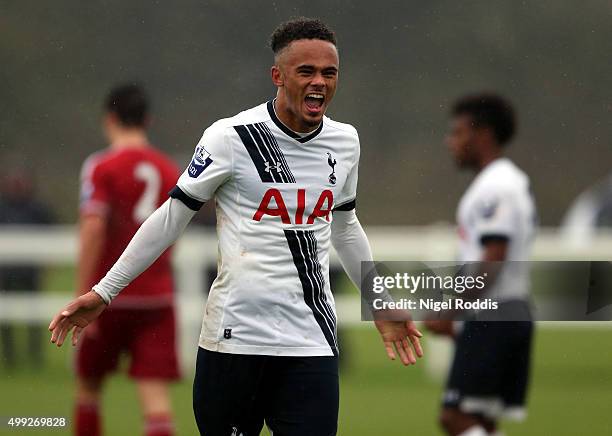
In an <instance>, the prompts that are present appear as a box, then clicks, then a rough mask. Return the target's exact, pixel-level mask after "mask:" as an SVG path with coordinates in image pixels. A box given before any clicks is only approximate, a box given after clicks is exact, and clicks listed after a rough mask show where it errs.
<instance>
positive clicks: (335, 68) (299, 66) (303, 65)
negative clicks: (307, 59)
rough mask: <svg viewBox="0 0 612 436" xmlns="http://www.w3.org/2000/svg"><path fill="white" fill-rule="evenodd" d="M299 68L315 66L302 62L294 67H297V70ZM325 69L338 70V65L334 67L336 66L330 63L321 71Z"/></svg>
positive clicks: (312, 67)
mask: <svg viewBox="0 0 612 436" xmlns="http://www.w3.org/2000/svg"><path fill="white" fill-rule="evenodd" d="M301 68H309V69H314V68H315V66H314V65H309V64H302V65H298V66H297V67H296V69H298V70H299V69H301ZM325 70H334V71H338V67H336V66H334V65H330V66H328V67H324V68H323V71H325Z"/></svg>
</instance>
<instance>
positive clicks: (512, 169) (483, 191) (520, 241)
mask: <svg viewBox="0 0 612 436" xmlns="http://www.w3.org/2000/svg"><path fill="white" fill-rule="evenodd" d="M457 222H458V225H459V228H458V231H459V238H460V243H459V250H460V253H459V255H460V261H461V262H478V261H481V260H482V256H483V242H484V241H486V240H487V238H503V239H506V240H507V241H508V251H507V257H506V261H510V263H508V264H507V265H506V266H504V269H503V270H502V271H501V273H500V275H499V276H498V277H497V280H496V282H495V285H494V287H493V289H491V290H490V295H493V296H495V297H496V298H498V299H500V300H507V299H516V298H518V299H522V298H524V297H526V295H527V294H528V292H529V266H528V263H527V262H526V261H528V260H529V257H530V254H531V245H532V240H533V237H534V232H535V224H536V209H535V205H534V201H533V197H532V195H531V192H530V187H529V178H528V177H527V175H526V174H525V173H524V172H523V171H521V170H520V169H519V168H518V167H517V166H516V165H515V164H514V163H513V162H512V161H511V160H510V159H508V158H505V157H504V158H499V159H496V160H494V161H493V162H491V163H490V164H489V165H487V166H486V167H485V168H484V169H483V170H482V171H480V173H478V175H477V176H476V178H475V179H474V181H473V182H472V184H471V185H470V187H469V188H468V189H467V191H466V192H465V194H463V197H462V198H461V201H460V203H459V208H458V210H457ZM513 261H518V262H513Z"/></svg>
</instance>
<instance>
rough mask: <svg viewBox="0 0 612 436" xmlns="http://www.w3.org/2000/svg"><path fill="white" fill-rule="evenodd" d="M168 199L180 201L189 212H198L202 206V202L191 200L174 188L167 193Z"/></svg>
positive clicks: (180, 190)
mask: <svg viewBox="0 0 612 436" xmlns="http://www.w3.org/2000/svg"><path fill="white" fill-rule="evenodd" d="M168 195H169V196H170V198H176V199H177V200H179V201H181V202H182V203H183V204H184V205H185V206H187V207H188V208H189V209H191V210H195V211H198V210H200V209H201V208H202V206H204V202H203V201H200V200H196V199H195V198H191V197H190V196H189V195H187V194H185V193H184V192H183V190H182V189H181V188H179V187H178V186H175V187H174V188H172V190H171V191H170V192H168Z"/></svg>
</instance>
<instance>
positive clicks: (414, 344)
mask: <svg viewBox="0 0 612 436" xmlns="http://www.w3.org/2000/svg"><path fill="white" fill-rule="evenodd" d="M331 232H332V245H333V246H334V249H335V250H336V252H337V253H338V257H339V258H340V263H341V264H342V266H343V267H344V270H345V271H346V273H347V275H348V276H349V278H350V279H351V281H352V282H353V283H354V284H355V286H357V288H359V283H360V281H361V262H362V261H372V250H371V249H370V243H369V242H368V238H367V236H366V234H365V232H364V231H363V227H361V224H360V223H359V220H358V219H357V214H356V213H355V210H354V209H353V210H350V211H335V212H334V219H333V221H332V226H331ZM400 312H401V313H400ZM374 318H375V325H376V328H377V329H378V332H379V333H380V336H381V339H382V341H383V344H384V346H385V349H386V351H387V355H388V356H389V358H390V359H391V360H395V358H396V352H397V354H398V355H399V357H400V360H401V361H402V363H403V364H404V365H411V364H414V363H416V359H417V357H421V356H423V349H422V347H421V342H420V338H421V337H422V336H423V334H422V333H421V332H420V331H419V330H418V329H417V328H416V326H415V325H414V322H413V321H412V320H411V319H410V314H409V313H408V312H405V311H395V310H394V311H377V312H376V313H374Z"/></svg>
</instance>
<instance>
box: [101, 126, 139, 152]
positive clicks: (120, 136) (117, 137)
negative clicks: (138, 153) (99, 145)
mask: <svg viewBox="0 0 612 436" xmlns="http://www.w3.org/2000/svg"><path fill="white" fill-rule="evenodd" d="M110 142H111V145H110V146H111V148H113V149H115V150H118V149H124V148H142V147H147V145H148V144H149V139H148V138H147V134H146V133H145V131H144V130H142V129H129V130H127V129H126V130H121V131H119V132H115V133H114V134H113V135H112V137H111V138H110Z"/></svg>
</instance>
